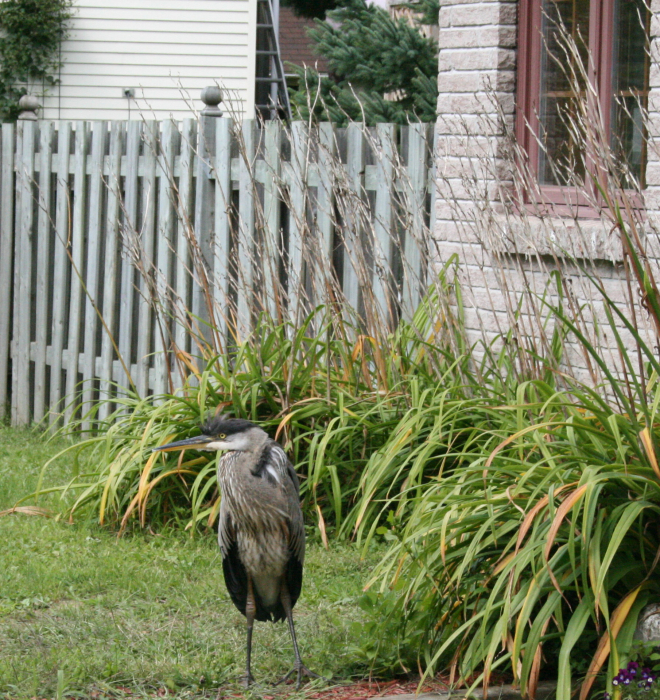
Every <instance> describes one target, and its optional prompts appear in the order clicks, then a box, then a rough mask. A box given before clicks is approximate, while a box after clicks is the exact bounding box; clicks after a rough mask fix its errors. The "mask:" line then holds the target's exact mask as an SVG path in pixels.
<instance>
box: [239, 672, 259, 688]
mask: <svg viewBox="0 0 660 700" xmlns="http://www.w3.org/2000/svg"><path fill="white" fill-rule="evenodd" d="M253 683H256V681H255V680H254V676H253V675H252V673H250V671H248V672H247V673H246V674H245V675H244V676H242V677H241V685H242V686H243V687H244V688H249V687H250V686H251V685H252V684H253Z"/></svg>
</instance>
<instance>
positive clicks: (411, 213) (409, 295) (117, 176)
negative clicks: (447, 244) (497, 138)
mask: <svg viewBox="0 0 660 700" xmlns="http://www.w3.org/2000/svg"><path fill="white" fill-rule="evenodd" d="M311 136H312V138H313V140H312V141H310V130H309V126H308V125H306V124H303V123H300V122H294V123H293V124H291V125H290V126H289V127H288V128H286V127H285V126H284V125H282V124H279V123H267V124H266V125H265V127H262V126H261V125H260V124H258V123H257V122H256V121H255V120H243V121H238V122H234V121H232V120H229V119H224V118H221V119H218V118H214V117H203V118H202V119H201V120H200V122H199V123H198V122H196V121H195V120H193V119H191V118H187V119H184V120H183V121H175V120H171V119H165V120H162V121H160V122H159V121H155V120H145V121H144V122H138V121H125V120H124V121H121V120H115V121H111V122H109V121H105V120H104V121H94V122H88V121H84V120H77V121H39V122H33V121H21V122H19V123H18V125H17V126H15V127H14V126H13V125H3V128H2V151H1V153H0V172H1V173H2V183H1V184H2V187H0V252H1V257H0V303H2V305H3V308H4V309H5V312H4V313H3V314H0V372H1V375H0V406H2V407H3V408H4V407H5V405H7V404H9V405H11V408H12V412H11V416H12V421H13V423H14V424H16V425H24V424H27V423H29V422H30V421H32V420H38V421H40V420H44V419H45V420H48V421H49V422H50V423H51V424H57V423H59V422H61V419H63V420H64V422H67V421H69V420H71V419H72V418H82V419H83V422H82V428H83V429H84V430H89V429H93V427H94V425H95V422H96V421H97V420H99V419H100V420H105V419H107V418H108V417H109V416H110V415H111V411H113V410H114V409H115V407H117V408H120V404H121V401H122V400H123V399H124V397H125V396H127V395H128V394H129V393H130V392H136V393H137V394H139V395H140V396H147V395H150V394H151V395H154V396H158V395H160V394H163V393H170V392H171V391H172V390H176V389H177V388H178V387H180V386H181V385H182V383H183V380H184V377H183V374H185V373H187V369H186V368H190V366H191V364H190V362H191V360H190V359H189V358H190V357H192V358H193V361H194V362H197V360H196V359H194V358H195V357H196V356H197V355H198V347H199V343H200V342H203V339H206V340H207V341H210V340H212V341H213V343H214V344H213V347H214V348H216V349H218V350H220V351H222V350H225V351H226V350H227V349H229V350H231V348H232V347H234V345H235V343H236V341H237V340H239V341H240V340H241V339H243V338H245V337H246V336H247V334H248V333H249V332H250V331H251V330H252V329H253V327H254V323H255V321H256V319H257V318H258V314H259V313H260V312H261V311H268V312H269V313H270V314H271V315H272V316H273V317H277V318H288V319H290V320H292V321H294V323H295V322H299V321H300V319H301V318H302V317H303V316H304V314H306V313H308V312H309V310H310V308H311V307H310V305H312V306H313V305H316V304H319V303H323V302H324V301H325V300H326V299H327V297H324V293H325V292H326V291H327V290H328V289H329V287H328V284H329V283H330V284H331V286H332V289H333V290H334V291H332V294H333V295H334V294H335V292H336V291H337V287H341V292H342V293H343V295H344V298H345V299H346V300H347V301H348V302H349V303H350V304H352V306H353V307H354V309H355V310H356V311H357V312H358V314H362V313H363V311H362V310H363V309H366V308H367V306H368V305H369V304H371V303H373V302H375V303H376V304H377V305H378V309H379V313H381V314H383V315H384V317H385V320H386V321H387V322H388V323H391V324H393V323H395V322H396V319H397V318H398V317H399V316H401V315H403V316H404V317H408V318H409V317H410V316H411V315H412V312H413V311H414V306H415V304H416V303H417V302H418V300H419V299H420V298H421V294H422V293H423V288H422V286H421V285H420V280H422V283H421V284H423V280H424V276H425V275H424V272H425V269H426V262H425V258H424V255H425V252H424V246H423V245H420V243H421V242H422V240H421V239H422V238H423V236H424V235H425V231H426V229H425V225H424V219H425V216H427V213H428V206H427V204H428V201H430V197H429V193H428V182H429V172H428V167H427V159H428V148H427V127H426V125H411V126H409V127H397V126H394V125H390V124H384V125H379V126H378V127H377V128H376V129H374V130H372V131H371V132H369V133H368V134H367V132H366V131H365V130H364V128H363V127H361V126H360V125H355V124H354V125H349V127H348V129H336V128H334V127H333V126H332V125H331V124H321V125H319V127H318V129H316V128H314V129H312V131H311ZM399 144H401V146H402V147H403V151H402V152H400V145H399ZM339 153H344V154H345V155H344V156H342V158H343V160H341V161H340V160H339V156H338V154H339ZM200 154H201V155H202V157H200ZM232 154H233V155H232ZM339 190H341V191H342V192H343V197H341V198H340V197H338V196H337V192H338V191H339ZM402 209H403V210H404V211H402ZM395 212H396V214H397V215H396V216H395V215H394V213H395ZM401 221H408V222H409V226H408V228H407V229H406V230H403V231H401V230H398V228H397V227H398V226H400V225H401ZM369 222H371V223H369ZM370 231H372V233H370ZM370 235H372V236H373V240H371V239H369V238H368V237H369V236H370ZM400 241H402V246H403V250H402V249H401V245H399V242H400ZM365 242H366V244H367V246H368V247H369V246H371V247H370V248H369V250H368V251H366V253H365V249H364V245H365ZM338 256H343V257H342V258H341V259H340V257H338ZM401 258H403V259H401ZM356 262H357V263H359V264H356ZM237 263H238V266H239V267H238V268H237ZM400 268H403V269H404V270H406V271H408V273H409V274H408V276H406V274H405V273H401V271H400ZM340 269H341V270H343V273H342V274H341V275H340V274H339V270H340ZM365 273H366V274H365ZM401 274H403V277H401ZM201 278H206V279H207V281H208V286H207V287H206V288H205V287H202V286H200V285H199V283H198V280H199V279H201ZM333 298H334V297H333ZM209 300H211V301H213V302H215V304H214V306H212V308H209V307H208V305H207V302H208V301H209ZM371 308H373V307H371ZM191 312H192V313H191ZM10 318H12V319H13V323H12V324H11V326H10V324H9V319H10ZM181 321H184V322H188V323H191V324H192V325H193V329H194V334H193V335H191V334H189V332H188V330H187V329H186V327H184V326H183V325H182V324H181ZM207 321H210V322H211V323H210V325H209V324H208V323H207ZM108 331H109V332H108ZM180 370H183V372H181V371H180ZM104 399H105V400H106V402H103V400H104ZM99 400H101V404H100V406H99ZM97 409H98V410H97ZM122 410H123V409H122ZM87 414H88V415H87ZM86 415H87V417H85V416H86Z"/></svg>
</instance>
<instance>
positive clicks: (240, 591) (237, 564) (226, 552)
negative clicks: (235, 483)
mask: <svg viewBox="0 0 660 700" xmlns="http://www.w3.org/2000/svg"><path fill="white" fill-rule="evenodd" d="M218 544H219V545H220V551H221V552H222V572H223V574H224V576H225V584H226V586H227V590H228V591H229V597H230V598H231V600H232V602H233V603H234V605H235V606H236V607H237V608H238V610H239V611H240V612H242V613H243V615H245V605H246V603H247V590H248V585H247V572H246V571H245V567H244V566H243V562H241V559H240V557H239V555H238V543H237V542H236V535H235V530H234V525H233V523H232V520H231V514H230V513H229V511H228V509H227V508H226V507H225V499H224V498H223V499H222V501H221V503H220V521H219V523H218Z"/></svg>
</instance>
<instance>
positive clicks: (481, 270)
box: [432, 0, 660, 379]
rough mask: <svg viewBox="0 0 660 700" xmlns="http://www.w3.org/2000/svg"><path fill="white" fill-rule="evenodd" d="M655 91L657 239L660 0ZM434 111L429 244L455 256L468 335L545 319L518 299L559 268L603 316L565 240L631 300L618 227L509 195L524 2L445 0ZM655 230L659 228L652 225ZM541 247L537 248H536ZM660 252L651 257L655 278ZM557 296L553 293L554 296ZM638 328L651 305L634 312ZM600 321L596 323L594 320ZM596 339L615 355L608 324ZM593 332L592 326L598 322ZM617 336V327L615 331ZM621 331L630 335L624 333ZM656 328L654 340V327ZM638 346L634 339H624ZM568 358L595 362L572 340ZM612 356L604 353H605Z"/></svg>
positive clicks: (586, 366) (534, 326) (650, 231)
mask: <svg viewBox="0 0 660 700" xmlns="http://www.w3.org/2000/svg"><path fill="white" fill-rule="evenodd" d="M652 11H653V13H654V21H653V25H652V34H653V36H652V55H653V57H654V59H655V60H654V64H655V65H654V67H653V70H652V71H651V94H650V98H649V150H648V170H647V185H648V186H647V189H646V192H645V195H646V203H647V208H648V212H647V215H646V224H645V229H646V235H647V239H648V241H649V244H650V245H651V246H652V247H653V248H658V246H657V245H655V243H656V238H657V236H656V233H655V231H656V230H659V229H660V69H658V66H659V65H660V38H659V35H660V0H652ZM439 25H440V34H439V76H438V88H439V96H438V119H437V123H436V144H437V146H436V151H435V159H436V161H435V162H436V199H435V212H434V225H433V232H432V233H433V236H434V241H433V243H434V247H435V253H436V255H437V257H438V258H439V260H440V262H445V261H446V260H447V259H449V257H450V256H452V255H454V254H456V255H457V256H458V259H459V261H460V268H459V273H458V274H459V282H460V284H461V290H462V294H463V306H464V314H465V316H464V317H465V325H466V331H467V334H468V339H469V340H470V341H471V342H477V341H479V340H481V341H485V342H491V341H493V340H497V339H498V338H499V337H500V335H501V334H502V333H506V332H507V331H508V330H509V329H511V328H512V327H513V328H515V329H516V332H517V333H518V334H519V335H520V336H521V337H523V336H529V337H530V338H532V337H534V336H535V334H536V335H538V333H537V332H538V327H539V323H540V321H539V319H538V318H535V313H534V310H533V309H532V308H530V307H528V306H523V309H522V312H523V313H522V314H520V315H518V316H514V315H513V314H512V308H515V306H516V300H517V299H518V298H519V296H518V295H519V294H520V292H521V291H522V289H523V286H524V283H526V284H527V286H528V287H530V288H531V289H533V290H535V291H536V292H537V293H538V294H543V292H544V290H546V289H547V283H548V280H549V273H550V272H552V271H553V270H554V269H556V268H557V267H558V266H559V267H561V269H562V272H563V274H564V277H565V278H566V279H567V280H568V282H567V284H568V285H569V287H571V288H572V289H573V291H574V293H575V298H576V300H577V302H578V304H580V303H583V302H590V303H592V306H593V313H594V316H595V318H594V319H593V320H598V321H600V322H601V323H602V324H605V325H606V316H605V313H604V310H603V305H602V303H599V301H598V298H597V297H598V294H597V293H596V294H595V293H594V289H593V287H592V286H591V285H590V284H588V283H587V282H586V281H585V280H584V276H583V275H582V274H580V272H579V271H578V270H577V269H574V267H573V266H571V265H570V264H569V263H568V262H567V261H566V259H565V258H563V257H562V255H557V250H558V246H559V247H563V248H564V249H568V250H569V251H570V252H571V254H573V255H576V257H579V258H580V259H582V260H586V261H589V265H590V266H591V267H590V269H591V270H592V271H593V272H594V273H595V274H596V275H598V277H599V278H600V279H601V280H602V284H603V285H604V286H605V287H606V289H607V291H608V293H609V294H610V295H611V296H612V297H613V298H614V299H616V300H618V301H619V302H623V301H624V299H625V298H626V286H625V284H626V283H625V279H624V276H623V274H622V270H623V266H622V249H621V244H620V241H619V240H618V237H617V235H616V234H613V233H612V230H611V225H608V224H607V222H606V221H601V220H596V219H573V218H568V217H567V218H564V219H562V218H553V219H551V220H548V219H542V218H539V217H535V216H533V215H529V214H525V215H524V216H518V215H517V214H516V212H515V211H512V210H511V207H506V206H504V205H503V202H504V201H506V200H507V199H509V200H510V192H511V189H512V187H513V185H512V176H511V168H510V165H509V164H510V163H511V158H510V151H511V140H510V135H511V133H512V132H513V131H514V121H515V100H516V46H517V33H518V27H517V2H516V1H515V0H486V1H483V0H476V1H471V0H440V15H439ZM656 227H657V228H656ZM530 253H535V254H534V255H529V254H530ZM658 258H660V255H658V256H657V257H656V258H655V259H654V260H652V263H653V264H654V270H655V272H656V275H657V277H658V279H659V280H660V265H658V264H656V263H658ZM555 299H556V297H555ZM637 312H638V320H639V321H640V324H641V325H642V326H647V327H649V326H650V321H649V319H648V315H647V314H646V312H645V311H644V310H643V309H642V308H641V307H639V308H638V309H637ZM592 326H593V324H592ZM603 328H604V333H601V336H600V337H599V338H598V342H599V344H600V345H601V347H602V348H603V353H605V354H608V356H609V358H610V359H611V361H612V363H614V364H615V365H616V363H617V353H616V351H615V348H614V343H613V339H612V338H611V337H608V329H607V328H606V327H605V326H602V328H601V330H602V329H603ZM593 332H594V333H596V332H597V330H596V326H593ZM610 335H611V334H610ZM624 335H625V334H624ZM649 337H651V336H650V335H649ZM626 342H627V343H628V344H629V345H630V347H631V348H632V339H631V338H630V337H627V341H626ZM566 362H567V363H568V364H569V365H570V366H571V371H572V372H573V373H574V374H576V375H577V376H579V377H580V378H582V379H587V378H588V377H589V376H591V374H590V362H589V359H588V358H585V357H583V355H582V353H580V352H579V348H578V347H577V346H569V347H568V352H567V358H566ZM608 364H609V360H608Z"/></svg>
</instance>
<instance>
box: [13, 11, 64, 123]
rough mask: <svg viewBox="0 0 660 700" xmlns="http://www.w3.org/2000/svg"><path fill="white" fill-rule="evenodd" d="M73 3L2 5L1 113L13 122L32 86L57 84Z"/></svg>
mask: <svg viewBox="0 0 660 700" xmlns="http://www.w3.org/2000/svg"><path fill="white" fill-rule="evenodd" d="M71 7H72V0H5V1H4V2H2V3H0V28H1V29H2V32H3V36H2V37H0V114H1V115H2V118H3V120H5V121H12V120H14V119H16V117H17V116H18V113H19V110H18V100H19V99H20V97H21V96H22V95H24V94H25V93H26V92H27V91H28V86H29V85H31V84H37V85H39V89H40V90H41V89H42V88H47V87H48V86H52V85H54V84H55V83H56V82H57V80H56V78H55V77H54V74H55V73H56V72H57V70H58V68H59V67H60V65H61V61H60V57H59V49H60V45H61V43H62V41H63V40H64V39H65V38H66V36H67V32H68V29H67V25H68V21H69V19H70V18H71V16H72V10H71Z"/></svg>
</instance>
